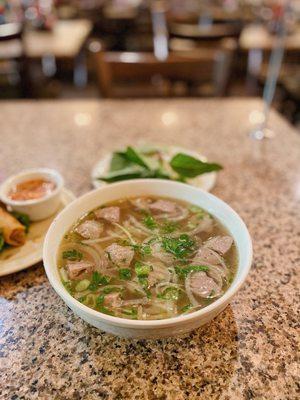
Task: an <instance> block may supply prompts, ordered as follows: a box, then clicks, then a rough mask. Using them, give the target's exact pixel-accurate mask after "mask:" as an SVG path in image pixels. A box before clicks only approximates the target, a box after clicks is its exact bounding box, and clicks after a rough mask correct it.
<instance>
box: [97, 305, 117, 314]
mask: <svg viewBox="0 0 300 400" xmlns="http://www.w3.org/2000/svg"><path fill="white" fill-rule="evenodd" d="M98 310H99V311H100V312H102V313H103V314H108V315H115V314H114V312H113V311H111V310H110V309H109V308H107V307H105V306H102V305H99V306H98Z"/></svg>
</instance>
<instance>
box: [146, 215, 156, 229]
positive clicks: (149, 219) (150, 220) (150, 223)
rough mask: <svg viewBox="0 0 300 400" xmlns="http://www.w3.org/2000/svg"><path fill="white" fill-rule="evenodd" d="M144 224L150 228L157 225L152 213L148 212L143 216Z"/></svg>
mask: <svg viewBox="0 0 300 400" xmlns="http://www.w3.org/2000/svg"><path fill="white" fill-rule="evenodd" d="M143 224H144V225H145V226H146V227H147V228H148V229H151V230H153V229H155V228H156V227H157V223H156V221H155V219H154V218H153V217H152V215H150V214H148V215H146V216H145V217H144V218H143Z"/></svg>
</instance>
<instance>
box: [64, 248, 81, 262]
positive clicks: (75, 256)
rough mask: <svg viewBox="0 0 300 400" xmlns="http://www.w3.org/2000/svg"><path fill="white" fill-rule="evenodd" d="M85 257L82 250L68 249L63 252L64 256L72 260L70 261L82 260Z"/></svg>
mask: <svg viewBox="0 0 300 400" xmlns="http://www.w3.org/2000/svg"><path fill="white" fill-rule="evenodd" d="M82 257H83V254H82V253H80V251H77V250H75V249H73V250H67V251H64V252H63V258H64V259H67V260H70V261H81V260H82Z"/></svg>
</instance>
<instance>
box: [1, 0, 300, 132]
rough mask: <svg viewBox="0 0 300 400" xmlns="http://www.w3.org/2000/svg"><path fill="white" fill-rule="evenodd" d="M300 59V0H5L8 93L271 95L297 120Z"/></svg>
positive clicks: (23, 95)
mask: <svg viewBox="0 0 300 400" xmlns="http://www.w3.org/2000/svg"><path fill="white" fill-rule="evenodd" d="M282 56H283V57H282ZM269 60H271V62H270V63H269ZM299 60H300V1H299V0H293V1H289V2H287V1H279V0H277V1H276V0H202V1H201V0H184V1H183V0H168V1H167V0H165V1H163V0H156V1H155V0H153V1H151V0H9V1H3V0H0V99H1V100H7V99H19V98H34V99H53V100H55V99H62V98H100V99H101V98H133V97H135V98H136V97H185V96H189V97H190V96H193V97H224V96H226V97H228V96H229V97H232V96H234V97H237V96H242V97H246V96H258V97H265V96H269V98H270V96H271V99H270V100H271V101H272V105H273V106H274V107H275V108H276V109H277V110H278V111H279V112H280V113H282V114H283V115H284V116H285V117H286V118H287V119H288V120H289V121H290V122H291V123H292V124H294V125H296V126H299V123H300V110H299V105H300V79H299V78H300V63H299ZM279 68H280V69H279ZM277 75H278V76H277ZM274 85H276V91H275V94H274V96H273V94H272V93H271V92H272V86H274Z"/></svg>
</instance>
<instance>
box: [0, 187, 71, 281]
mask: <svg viewBox="0 0 300 400" xmlns="http://www.w3.org/2000/svg"><path fill="white" fill-rule="evenodd" d="M74 199H75V196H74V194H73V193H72V192H70V191H69V190H67V189H65V188H63V190H62V192H61V197H60V204H59V206H58V210H57V212H60V211H61V210H62V209H63V208H64V207H65V206H66V205H67V204H69V203H71V202H72V201H73V200H74ZM53 219H54V216H53V215H52V216H51V217H50V218H47V219H45V220H43V221H38V222H33V223H32V224H31V225H30V228H29V232H28V235H27V237H26V242H25V244H24V245H23V246H20V247H10V248H8V249H6V250H4V251H2V252H1V253H0V276H5V275H9V274H12V273H14V272H18V271H21V270H23V269H26V268H29V267H31V266H32V265H34V264H36V263H38V262H40V261H42V253H43V242H44V238H45V236H46V233H47V230H48V228H49V226H50V225H51V222H52V221H53Z"/></svg>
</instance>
